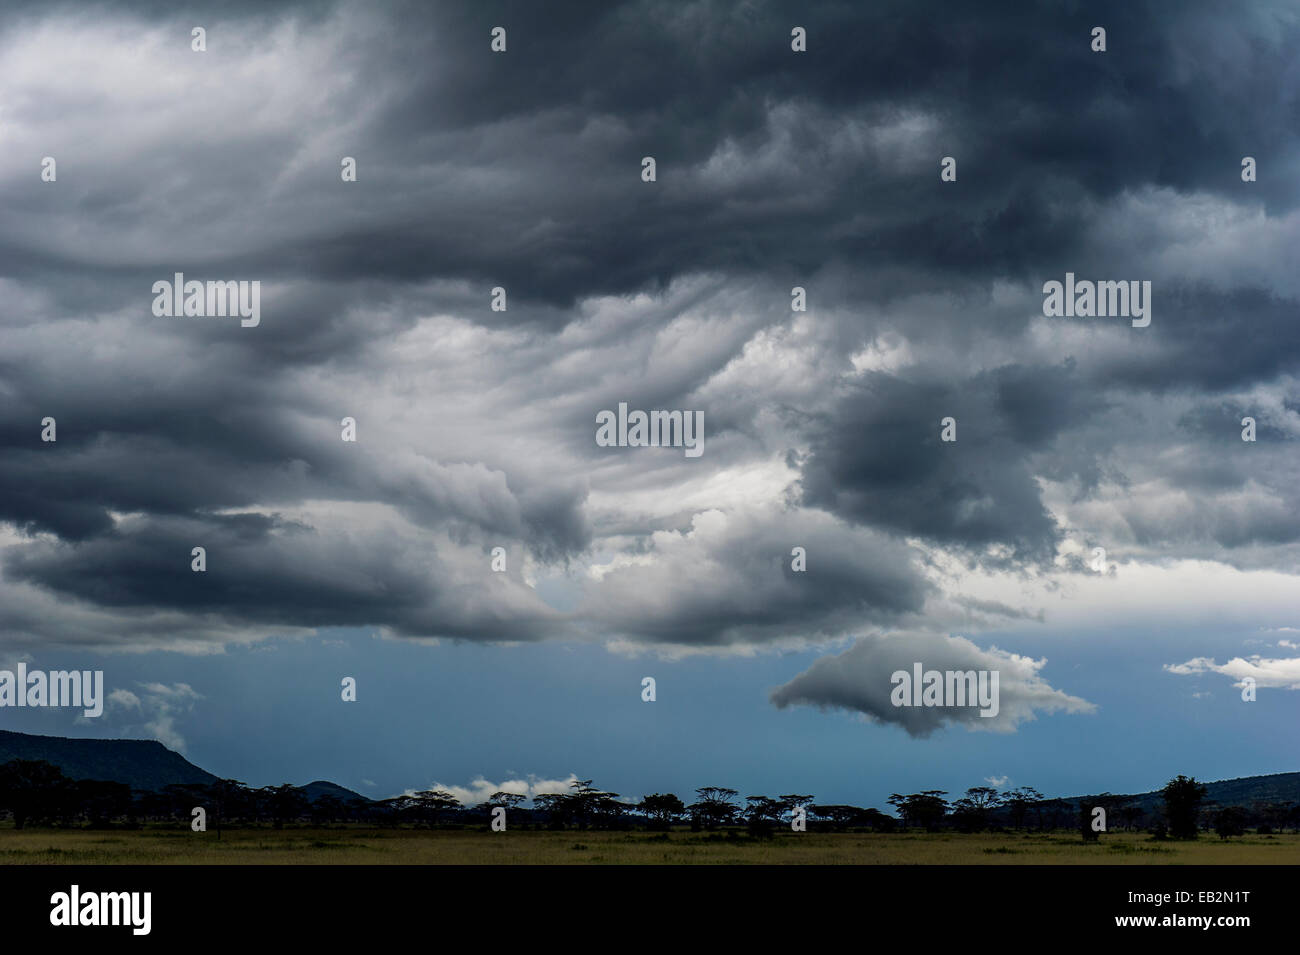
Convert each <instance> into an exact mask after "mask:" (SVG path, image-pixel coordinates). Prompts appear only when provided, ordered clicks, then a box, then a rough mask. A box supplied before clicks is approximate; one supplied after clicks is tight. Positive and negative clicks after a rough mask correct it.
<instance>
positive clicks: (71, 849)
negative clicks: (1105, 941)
mask: <svg viewBox="0 0 1300 955" xmlns="http://www.w3.org/2000/svg"><path fill="white" fill-rule="evenodd" d="M0 864H4V865H23V864H28V865H33V864H35V865H49V864H70V865H118V864H124V865H284V864H289V865H304V864H306V865H339V864H343V865H393V864H397V865H447V864H450V865H478V864H482V865H557V864H574V865H683V864H685V865H744V864H760V865H762V864H779V865H801V864H816V865H999V864H1010V865H1043V864H1047V865H1098V864H1101V865H1116V864H1120V865H1260V864H1263V865H1270V864H1272V865H1297V864H1300V835H1297V834H1293V833H1287V834H1278V835H1255V834H1253V833H1252V834H1247V835H1245V836H1241V837H1236V838H1232V839H1229V840H1226V841H1224V840H1221V839H1220V838H1219V837H1217V836H1215V835H1213V834H1212V833H1210V834H1205V835H1202V837H1201V838H1200V839H1197V840H1194V841H1176V840H1155V839H1152V838H1151V836H1150V835H1148V834H1146V833H1138V832H1132V833H1126V832H1114V833H1106V834H1103V835H1102V836H1101V838H1100V840H1099V841H1098V842H1096V843H1087V844H1086V843H1084V842H1082V841H1081V839H1080V838H1079V835H1078V834H1077V833H1075V832H1064V831H1061V832H1046V833H1043V832H1033V833H975V834H963V833H956V832H938V833H925V832H919V831H917V832H908V833H895V834H885V833H870V832H864V833H853V832H848V833H844V832H841V833H824V832H804V833H794V832H780V833H777V834H776V835H774V836H772V837H771V838H765V839H755V838H751V837H750V836H748V835H746V834H744V833H741V832H725V833H724V832H715V833H708V832H689V831H686V830H684V829H683V830H677V831H673V832H671V833H652V832H607V831H574V830H569V831H546V830H516V831H507V832H489V831H486V830H477V829H437V830H429V829H373V828H345V827H333V828H320V829H316V828H301V829H297V828H285V829H283V830H274V829H233V830H229V829H228V830H226V831H224V832H222V834H221V838H220V839H218V838H217V834H216V833H215V832H211V831H209V832H203V833H196V832H190V831H189V830H179V829H174V828H145V829H139V830H102V829H100V830H91V829H84V830H77V829H70V830H64V829H25V830H14V829H12V828H3V829H0Z"/></svg>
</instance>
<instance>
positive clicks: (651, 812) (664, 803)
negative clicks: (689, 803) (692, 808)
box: [636, 793, 686, 829]
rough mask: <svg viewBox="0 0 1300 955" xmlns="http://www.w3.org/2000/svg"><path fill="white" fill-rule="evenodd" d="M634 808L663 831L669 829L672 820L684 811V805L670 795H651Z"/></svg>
mask: <svg viewBox="0 0 1300 955" xmlns="http://www.w3.org/2000/svg"><path fill="white" fill-rule="evenodd" d="M636 808H637V809H639V810H640V811H641V812H643V813H645V815H646V817H647V818H648V819H651V820H653V822H654V824H655V825H657V826H660V827H662V828H664V829H667V828H669V827H670V826H671V825H672V824H673V820H675V819H676V818H677V817H678V816H680V815H681V814H682V813H684V812H685V811H686V805H685V803H683V802H682V801H681V800H680V799H678V798H677V797H676V796H674V795H673V794H672V793H651V794H650V795H649V796H646V797H645V798H644V799H642V800H641V801H640V802H639V803H637V807H636Z"/></svg>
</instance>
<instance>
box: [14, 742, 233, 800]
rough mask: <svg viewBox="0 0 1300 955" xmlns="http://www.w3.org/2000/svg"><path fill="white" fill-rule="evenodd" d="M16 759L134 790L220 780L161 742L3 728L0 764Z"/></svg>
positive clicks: (69, 774) (71, 775)
mask: <svg viewBox="0 0 1300 955" xmlns="http://www.w3.org/2000/svg"><path fill="white" fill-rule="evenodd" d="M11 759H43V760H45V761H46V762H49V763H53V764H54V765H55V766H57V767H59V769H61V770H63V775H65V776H67V777H69V778H70V779H107V780H111V781H113V782H118V783H126V784H127V785H128V786H130V787H131V788H132V789H144V790H151V789H152V790H157V789H162V788H163V787H164V786H167V785H170V784H171V783H188V784H207V783H213V782H216V781H217V777H216V776H213V775H212V774H211V773H209V772H207V771H206V770H203V769H199V767H197V766H195V765H194V764H193V763H191V762H190V761H189V760H188V759H186V758H185V757H184V756H182V755H181V754H180V753H174V752H172V751H171V750H170V749H168V748H167V747H166V746H164V745H163V744H162V743H160V742H158V741H157V740H156V739H69V738H68V737H66V736H33V735H30V734H28V733H12V732H9V731H8V730H0V763H7V762H9V761H10V760H11Z"/></svg>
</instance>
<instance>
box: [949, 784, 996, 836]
mask: <svg viewBox="0 0 1300 955" xmlns="http://www.w3.org/2000/svg"><path fill="white" fill-rule="evenodd" d="M1001 802H1002V796H1001V795H1000V794H999V793H998V791H997V790H996V789H993V788H992V787H989V786H975V787H973V788H971V789H968V790H966V795H965V796H962V797H961V798H960V799H958V800H957V801H956V802H954V803H953V804H952V817H953V823H954V825H956V826H957V828H958V829H960V830H962V831H963V832H979V831H981V830H984V829H987V828H988V825H989V816H990V814H991V813H992V812H993V810H994V809H996V808H997V807H998V806H999V805H1000V804H1001Z"/></svg>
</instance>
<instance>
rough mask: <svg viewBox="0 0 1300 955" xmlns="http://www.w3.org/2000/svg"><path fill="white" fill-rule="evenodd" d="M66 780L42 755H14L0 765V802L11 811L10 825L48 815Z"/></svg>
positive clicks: (52, 811) (50, 813)
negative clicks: (16, 756)
mask: <svg viewBox="0 0 1300 955" xmlns="http://www.w3.org/2000/svg"><path fill="white" fill-rule="evenodd" d="M68 782H69V780H68V778H67V777H66V776H64V775H63V771H62V770H60V769H59V767H57V766H55V765H54V764H53V763H48V762H46V761H45V760H43V759H15V760H11V761H10V762H7V763H5V764H4V765H3V766H0V806H3V807H4V808H5V809H8V810H9V811H10V812H11V813H13V817H14V828H15V829H21V828H23V827H24V826H25V825H27V823H28V821H30V820H42V819H49V818H50V817H51V816H52V815H53V814H54V811H55V807H56V806H57V805H58V804H59V802H60V800H61V791H62V790H63V789H64V788H65V787H66V786H67V784H68Z"/></svg>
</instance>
